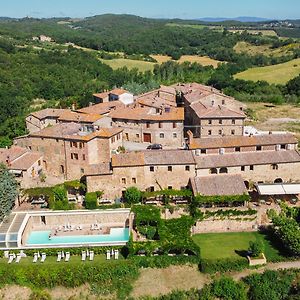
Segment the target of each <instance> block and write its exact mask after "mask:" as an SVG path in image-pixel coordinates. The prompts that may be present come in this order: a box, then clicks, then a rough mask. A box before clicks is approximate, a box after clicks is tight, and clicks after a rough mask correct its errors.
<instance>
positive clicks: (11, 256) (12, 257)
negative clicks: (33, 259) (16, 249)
mask: <svg viewBox="0 0 300 300" xmlns="http://www.w3.org/2000/svg"><path fill="white" fill-rule="evenodd" d="M14 258H15V257H14V255H13V254H9V259H8V263H9V264H11V263H12V262H13V260H14Z"/></svg>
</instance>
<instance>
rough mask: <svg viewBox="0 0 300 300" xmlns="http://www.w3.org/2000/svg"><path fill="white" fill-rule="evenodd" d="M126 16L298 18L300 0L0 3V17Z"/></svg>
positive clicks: (23, 0)
mask: <svg viewBox="0 0 300 300" xmlns="http://www.w3.org/2000/svg"><path fill="white" fill-rule="evenodd" d="M103 13H117V14H120V13H127V14H135V15H139V16H145V17H155V18H161V17H162V18H173V17H179V18H198V17H199V18H201V17H237V16H255V17H265V18H271V19H272V18H274V19H275V18H278V19H279V18H280V19H285V18H292V19H297V18H300V0H284V1H282V0H168V1H167V0H152V1H149V0H0V16H8V17H25V16H31V17H38V18H41V17H52V16H56V17H63V16H70V17H86V16H92V15H97V14H103Z"/></svg>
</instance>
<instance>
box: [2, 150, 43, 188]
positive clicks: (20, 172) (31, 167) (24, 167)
mask: <svg viewBox="0 0 300 300" xmlns="http://www.w3.org/2000/svg"><path fill="white" fill-rule="evenodd" d="M42 162H43V156H42V155H41V154H40V153H38V152H33V151H30V150H28V149H25V148H21V147H17V146H13V147H11V148H10V149H4V148H2V149H1V148H0V163H3V164H4V165H5V166H7V168H8V169H9V170H10V172H11V173H12V174H14V175H15V177H16V179H17V181H18V182H19V184H20V187H21V188H22V189H23V188H31V187H35V186H36V185H37V184H38V183H39V181H40V178H39V177H40V175H41V174H42V172H43V167H42Z"/></svg>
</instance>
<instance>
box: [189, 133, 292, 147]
mask: <svg viewBox="0 0 300 300" xmlns="http://www.w3.org/2000/svg"><path fill="white" fill-rule="evenodd" d="M296 143H297V139H296V138H295V136H294V135H292V134H268V135H267V134H266V135H255V136H224V137H208V138H193V139H192V141H191V143H190V145H189V147H190V149H213V148H218V149H219V148H230V147H246V146H267V145H278V144H296Z"/></svg>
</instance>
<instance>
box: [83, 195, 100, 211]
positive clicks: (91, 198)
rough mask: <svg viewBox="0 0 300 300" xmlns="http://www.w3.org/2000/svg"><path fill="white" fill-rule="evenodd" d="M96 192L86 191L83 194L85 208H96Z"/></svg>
mask: <svg viewBox="0 0 300 300" xmlns="http://www.w3.org/2000/svg"><path fill="white" fill-rule="evenodd" d="M97 198H98V197H97V193H95V192H93V193H86V195H85V208H86V209H96V208H97V207H98V199H97Z"/></svg>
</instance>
